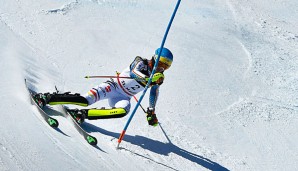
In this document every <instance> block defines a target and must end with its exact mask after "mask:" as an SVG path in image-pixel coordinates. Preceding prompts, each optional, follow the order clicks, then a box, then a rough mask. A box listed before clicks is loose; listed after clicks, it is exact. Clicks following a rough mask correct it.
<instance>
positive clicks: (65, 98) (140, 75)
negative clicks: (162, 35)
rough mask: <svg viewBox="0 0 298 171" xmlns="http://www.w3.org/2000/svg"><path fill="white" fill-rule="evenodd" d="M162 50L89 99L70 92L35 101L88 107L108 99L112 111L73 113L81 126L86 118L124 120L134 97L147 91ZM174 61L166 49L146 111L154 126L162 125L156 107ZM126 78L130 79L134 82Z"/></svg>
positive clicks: (99, 88) (102, 86) (92, 91)
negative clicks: (161, 88)
mask: <svg viewBox="0 0 298 171" xmlns="http://www.w3.org/2000/svg"><path fill="white" fill-rule="evenodd" d="M160 51H161V49H160V48H158V49H157V50H156V51H155V55H153V57H152V58H151V59H145V58H142V57H139V56H137V57H136V58H135V59H134V61H133V62H132V63H131V64H130V66H129V67H127V68H126V69H124V70H123V71H122V72H121V73H119V74H117V78H111V79H110V80H107V81H105V82H103V83H101V84H99V85H98V86H96V87H93V88H91V89H90V90H89V91H88V92H87V93H86V94H85V96H81V95H80V94H78V93H75V94H71V93H70V92H67V93H63V94H59V93H39V94H36V95H35V96H34V100H35V101H36V102H37V103H38V105H39V106H40V107H41V108H43V107H44V106H45V105H47V104H49V105H57V104H73V105H80V106H85V107H86V106H89V105H92V104H94V103H95V102H97V101H100V100H104V99H107V100H108V102H109V105H110V107H109V108H104V107H103V108H95V109H72V110H70V111H71V112H70V114H71V115H72V117H73V118H74V119H75V120H76V121H77V122H78V123H79V124H81V123H83V122H84V119H90V120H92V119H109V118H119V117H123V116H125V115H126V114H127V113H129V111H130V107H131V104H130V100H131V98H132V97H133V96H134V95H136V94H137V93H139V92H142V91H143V90H144V89H145V86H146V84H147V82H148V80H149V77H150V75H151V72H152V70H153V66H154V65H155V62H156V59H157V57H158V55H159V53H160ZM172 62H173V54H172V52H171V51H170V50H169V49H167V48H162V51H161V55H160V58H159V62H158V65H157V68H156V72H155V74H154V75H153V77H152V81H151V84H150V88H151V89H150V96H149V107H148V108H147V112H146V113H147V121H148V124H149V125H151V126H157V125H158V120H157V117H156V114H155V106H156V102H157V98H158V94H159V87H160V85H161V84H162V83H163V81H164V78H165V76H164V71H165V70H167V69H169V68H170V66H171V64H172ZM123 77H130V78H131V79H127V78H123Z"/></svg>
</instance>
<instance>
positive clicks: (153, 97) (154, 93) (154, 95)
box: [149, 85, 159, 109]
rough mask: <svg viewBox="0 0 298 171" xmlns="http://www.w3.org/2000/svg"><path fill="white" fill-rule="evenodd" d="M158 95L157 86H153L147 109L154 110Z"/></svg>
mask: <svg viewBox="0 0 298 171" xmlns="http://www.w3.org/2000/svg"><path fill="white" fill-rule="evenodd" d="M158 95H159V85H154V86H152V87H151V89H150V96H149V108H153V109H155V106H156V102H157V99H158Z"/></svg>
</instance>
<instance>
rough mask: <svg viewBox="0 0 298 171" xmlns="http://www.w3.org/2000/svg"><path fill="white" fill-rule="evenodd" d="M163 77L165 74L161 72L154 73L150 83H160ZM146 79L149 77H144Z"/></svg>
mask: <svg viewBox="0 0 298 171" xmlns="http://www.w3.org/2000/svg"><path fill="white" fill-rule="evenodd" d="M164 79H165V76H164V75H163V73H159V72H158V73H155V74H154V75H153V76H152V80H151V84H153V85H155V84H158V85H161V84H162V83H163V80H164ZM146 81H149V78H146Z"/></svg>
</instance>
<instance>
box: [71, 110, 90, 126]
mask: <svg viewBox="0 0 298 171" xmlns="http://www.w3.org/2000/svg"><path fill="white" fill-rule="evenodd" d="M67 111H68V113H69V114H70V115H71V117H72V118H73V119H74V120H75V121H76V122H77V123H78V124H82V123H83V122H84V120H85V118H86V115H87V110H84V109H82V110H79V109H68V110H67Z"/></svg>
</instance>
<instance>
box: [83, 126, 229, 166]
mask: <svg viewBox="0 0 298 171" xmlns="http://www.w3.org/2000/svg"><path fill="white" fill-rule="evenodd" d="M84 127H85V128H84V129H86V130H87V131H89V132H100V133H101V134H104V135H107V136H111V137H114V138H116V139H118V137H119V136H120V134H119V133H115V132H111V131H108V130H105V129H103V128H100V127H97V126H95V125H92V124H89V123H87V122H85V123H84ZM160 128H161V130H162V132H163V133H164V135H165V137H166V138H167V140H168V143H163V142H160V141H156V140H152V139H149V138H147V137H143V136H139V135H135V136H132V135H127V134H126V135H125V136H124V138H123V140H124V141H126V142H129V143H131V144H134V145H137V146H140V147H142V148H143V149H146V150H149V151H151V152H154V153H157V154H160V155H164V156H168V155H169V154H170V153H174V154H176V155H179V156H181V157H183V158H185V159H187V160H189V161H191V162H194V163H197V164H199V165H201V166H202V167H204V168H206V169H209V170H212V171H228V170H229V169H227V168H225V167H224V166H222V165H220V164H218V163H216V162H213V161H211V160H210V159H208V158H205V157H203V156H200V155H198V154H195V153H192V152H190V151H187V150H185V149H182V148H180V147H178V146H176V145H175V144H173V143H172V142H171V141H170V139H169V137H168V136H167V134H166V132H165V131H164V129H163V128H162V126H161V124H160ZM122 149H124V148H122ZM125 150H127V149H125ZM127 151H130V150H127ZM130 152H132V151H130ZM132 153H134V154H136V155H138V156H141V157H144V158H147V159H149V158H148V157H145V156H143V155H140V154H137V153H135V152H132ZM149 160H152V159H149ZM152 161H153V160H152ZM154 162H155V161H154ZM156 163H158V164H161V165H163V166H166V167H168V168H170V169H173V170H177V169H175V168H172V167H170V166H167V165H165V164H162V163H159V162H156Z"/></svg>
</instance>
